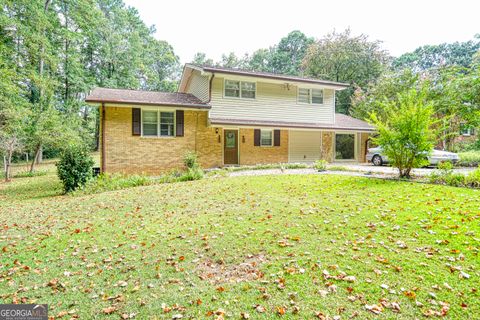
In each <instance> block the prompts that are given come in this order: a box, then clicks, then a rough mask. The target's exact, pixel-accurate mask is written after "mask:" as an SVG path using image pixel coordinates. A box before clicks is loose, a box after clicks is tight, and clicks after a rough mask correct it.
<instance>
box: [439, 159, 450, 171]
mask: <svg viewBox="0 0 480 320" xmlns="http://www.w3.org/2000/svg"><path fill="white" fill-rule="evenodd" d="M437 168H438V169H439V170H442V171H443V172H444V173H451V172H452V170H453V164H452V163H451V162H450V161H442V162H440V163H439V164H438V165H437Z"/></svg>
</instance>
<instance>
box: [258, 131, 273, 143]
mask: <svg viewBox="0 0 480 320" xmlns="http://www.w3.org/2000/svg"><path fill="white" fill-rule="evenodd" d="M260 145H261V146H263V147H271V146H272V145H273V131H272V130H260Z"/></svg>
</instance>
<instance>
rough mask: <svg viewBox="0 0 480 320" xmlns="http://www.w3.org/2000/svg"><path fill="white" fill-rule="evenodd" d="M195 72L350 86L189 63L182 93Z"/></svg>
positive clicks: (183, 76) (331, 85) (185, 68)
mask: <svg viewBox="0 0 480 320" xmlns="http://www.w3.org/2000/svg"><path fill="white" fill-rule="evenodd" d="M193 70H198V71H200V72H201V73H206V74H214V73H215V74H224V75H235V76H244V77H252V78H263V79H266V80H271V81H272V80H273V81H283V82H293V83H306V84H313V85H322V86H325V87H329V88H332V89H335V90H342V89H345V88H347V87H348V86H349V84H347V83H340V82H335V81H328V80H319V79H312V78H304V77H298V76H291V75H284V74H277V73H271V72H259V71H250V70H242V69H233V68H223V67H212V66H201V65H196V64H191V63H187V64H185V66H184V69H183V74H182V79H181V80H180V86H179V90H180V91H182V90H183V89H184V86H185V84H186V81H187V78H188V77H189V76H190V75H191V73H192V71H193Z"/></svg>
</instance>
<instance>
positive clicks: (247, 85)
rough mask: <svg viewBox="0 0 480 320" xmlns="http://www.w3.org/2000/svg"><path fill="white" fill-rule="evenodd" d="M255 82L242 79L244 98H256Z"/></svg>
mask: <svg viewBox="0 0 480 320" xmlns="http://www.w3.org/2000/svg"><path fill="white" fill-rule="evenodd" d="M255 90H256V84H255V82H243V81H242V98H246V99H255Z"/></svg>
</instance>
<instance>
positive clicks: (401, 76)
mask: <svg viewBox="0 0 480 320" xmlns="http://www.w3.org/2000/svg"><path fill="white" fill-rule="evenodd" d="M420 87H421V84H420V75H419V74H417V73H414V72H413V71H412V70H410V69H404V70H401V71H398V72H394V71H391V72H385V73H384V74H382V75H381V76H380V77H379V78H378V79H377V81H375V82H370V83H369V84H368V85H367V86H366V87H364V88H360V87H358V86H357V87H355V91H354V94H353V95H352V98H351V99H352V100H351V104H352V106H351V108H350V114H351V115H352V116H353V117H355V118H358V119H363V120H368V119H369V118H370V114H371V113H372V112H375V114H376V115H377V117H379V118H381V119H382V120H384V119H385V118H386V114H385V110H384V109H383V107H384V105H383V104H384V101H385V100H392V101H397V98H398V95H399V93H404V92H407V91H409V90H411V89H413V88H416V89H420Z"/></svg>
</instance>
